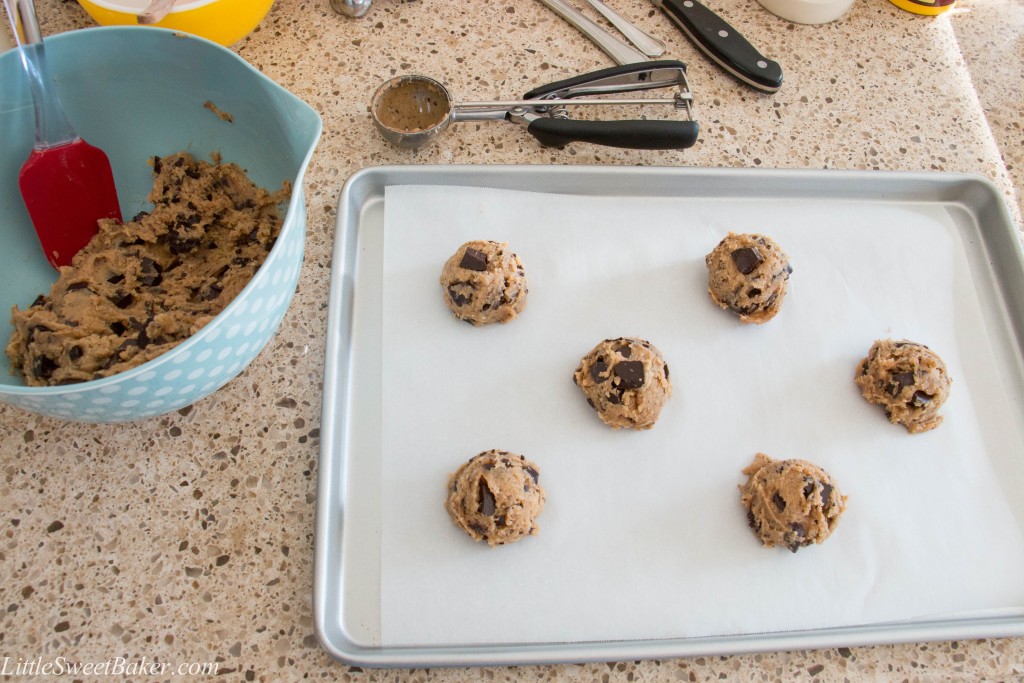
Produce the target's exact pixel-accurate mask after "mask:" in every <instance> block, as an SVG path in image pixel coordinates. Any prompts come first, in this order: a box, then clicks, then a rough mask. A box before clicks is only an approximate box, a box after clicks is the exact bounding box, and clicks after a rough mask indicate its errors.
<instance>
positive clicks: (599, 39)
mask: <svg viewBox="0 0 1024 683" xmlns="http://www.w3.org/2000/svg"><path fill="white" fill-rule="evenodd" d="M540 2H541V3H543V4H544V5H546V6H547V8H548V9H550V10H551V11H552V12H554V13H555V14H557V15H558V16H560V17H562V18H563V19H565V20H566V21H568V22H569V23H570V24H572V25H573V26H575V27H576V28H578V29H579V30H580V31H581V32H582V33H583V35H585V36H587V37H588V38H590V39H591V40H592V41H594V44H596V45H597V46H598V47H599V48H601V49H602V50H604V51H605V52H606V53H607V54H608V56H609V57H611V58H612V59H614V60H615V63H616V64H635V63H637V62H646V61H648V60H647V56H646V55H645V54H643V53H642V52H640V51H639V50H635V49H633V48H631V47H630V46H629V45H626V44H625V43H624V42H622V41H621V40H619V39H618V38H616V37H615V36H613V35H612V34H610V33H608V32H607V31H605V30H604V29H603V28H601V27H600V26H598V25H597V24H595V23H594V22H592V21H591V20H590V19H587V18H586V17H585V16H583V15H582V14H580V13H579V12H578V11H576V10H575V9H573V8H572V7H570V6H569V5H568V4H567V3H565V2H563V0H540Z"/></svg>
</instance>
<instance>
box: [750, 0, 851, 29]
mask: <svg viewBox="0 0 1024 683" xmlns="http://www.w3.org/2000/svg"><path fill="white" fill-rule="evenodd" d="M757 1H758V2H759V3H761V5H762V6H763V7H764V8H765V9H766V10H768V11H769V12H771V13H772V14H774V15H776V16H778V17H782V18H783V19H786V20H788V21H792V22H795V23H797V24H826V23H828V22H830V21H833V20H834V19H838V18H839V17H841V16H843V15H844V14H846V11H847V10H848V9H850V6H851V5H853V0H757Z"/></svg>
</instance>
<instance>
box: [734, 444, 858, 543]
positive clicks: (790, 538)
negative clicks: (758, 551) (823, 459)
mask: <svg viewBox="0 0 1024 683" xmlns="http://www.w3.org/2000/svg"><path fill="white" fill-rule="evenodd" d="M743 474H746V475H747V476H748V479H747V482H746V483H745V484H743V485H741V486H740V500H741V502H742V503H743V507H744V508H745V509H746V511H747V522H748V523H749V524H750V528H751V529H752V530H753V531H754V533H755V534H756V535H757V537H758V538H759V539H760V540H761V543H762V544H763V545H764V546H765V547H766V548H771V547H774V546H777V545H780V546H784V547H786V548H788V549H789V550H791V551H792V552H794V553H795V552H796V551H797V550H800V548H804V547H807V546H809V545H812V544H815V543H823V542H824V541H825V539H827V538H828V537H829V536H830V535H831V534H832V531H833V530H834V529H835V526H836V523H837V522H838V521H839V517H840V515H842V514H843V510H845V509H846V496H844V495H842V494H841V493H840V492H839V488H838V486H836V483H835V482H834V481H833V480H832V478H831V477H830V476H829V474H828V473H827V472H826V471H825V470H823V469H821V468H820V467H818V466H817V465H813V464H811V463H809V462H807V461H806V460H773V459H772V458H770V457H768V456H767V455H765V454H764V453H758V454H757V456H756V457H755V458H754V462H753V463H751V464H750V465H749V466H748V467H747V468H746V469H744V470H743Z"/></svg>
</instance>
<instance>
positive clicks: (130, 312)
mask: <svg viewBox="0 0 1024 683" xmlns="http://www.w3.org/2000/svg"><path fill="white" fill-rule="evenodd" d="M152 165H153V173H154V176H155V177H154V183H153V191H152V192H151V193H150V196H149V201H150V202H152V204H153V209H152V210H151V211H144V212H141V213H139V214H138V215H137V216H135V218H133V219H132V220H130V221H128V222H126V223H120V222H119V221H115V220H109V219H105V220H102V221H100V231H99V233H98V234H97V235H96V236H95V237H93V239H92V240H91V241H90V242H89V243H88V244H87V245H86V246H85V247H84V248H83V249H82V250H81V251H80V252H79V253H78V254H77V255H76V256H75V258H74V260H73V261H72V263H71V265H70V266H67V267H64V268H62V269H61V272H60V277H59V278H58V279H57V281H56V282H55V283H54V284H53V286H52V287H51V288H50V292H49V293H48V294H45V295H40V296H39V297H38V298H37V299H36V301H35V302H34V303H33V304H32V305H31V306H29V307H28V308H26V309H24V310H21V309H19V308H18V307H17V306H16V307H15V308H14V310H13V313H12V315H11V323H12V326H13V327H14V332H13V334H12V335H11V340H10V342H9V343H8V345H7V356H8V359H9V360H10V363H11V367H12V368H13V369H14V370H15V371H16V372H18V373H19V374H20V375H21V376H22V377H23V378H24V379H25V383H26V384H28V385H30V386H54V385H62V384H72V383H76V382H85V381H88V380H93V379H100V378H103V377H110V376H112V375H116V374H118V373H120V372H124V371H125V370H129V369H131V368H134V367H137V366H139V365H142V364H143V363H145V362H146V361H149V360H152V359H154V358H156V357H157V356H160V355H161V354H163V353H166V352H167V351H169V350H170V349H172V348H174V347H175V346H177V345H178V344H180V343H181V342H183V341H184V340H186V339H188V338H189V337H190V336H192V335H193V334H195V333H196V332H197V331H198V330H200V329H201V328H202V327H204V326H205V325H206V324H207V323H209V322H210V321H211V320H213V318H214V317H215V316H216V315H217V314H218V313H220V312H221V311H222V310H223V309H224V308H225V306H227V304H228V303H230V302H231V301H232V300H233V299H234V298H235V297H236V296H238V294H239V292H241V291H242V289H243V288H244V287H245V286H246V285H247V284H248V283H249V281H250V280H251V279H252V276H253V274H254V273H255V272H256V270H257V269H258V268H259V267H260V266H261V265H262V264H263V262H264V260H265V259H266V257H267V254H268V253H269V252H270V250H271V249H272V248H273V246H274V243H275V241H276V240H277V236H278V234H279V233H280V231H281V224H282V219H281V216H280V215H279V214H278V205H279V204H281V203H282V202H284V201H286V200H287V199H288V196H289V193H290V190H289V188H288V187H287V185H286V186H285V187H284V188H282V189H281V190H280V191H278V192H274V193H271V192H268V191H266V190H264V189H262V188H260V187H257V186H256V185H255V184H253V183H252V181H250V180H249V178H248V176H246V174H245V172H244V171H243V170H242V169H241V168H240V167H239V166H237V165H236V164H227V163H212V164H211V163H208V162H206V161H202V160H197V159H194V158H193V157H192V156H191V155H190V154H188V153H185V152H183V153H180V154H174V155H170V156H166V157H163V158H160V157H154V158H153V159H152Z"/></svg>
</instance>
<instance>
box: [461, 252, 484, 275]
mask: <svg viewBox="0 0 1024 683" xmlns="http://www.w3.org/2000/svg"><path fill="white" fill-rule="evenodd" d="M459 268H465V269H466V270H475V271H477V272H483V271H485V270H487V254H485V253H484V252H482V251H479V250H477V249H474V248H472V247H467V248H466V253H465V254H463V255H462V260H461V261H459Z"/></svg>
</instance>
